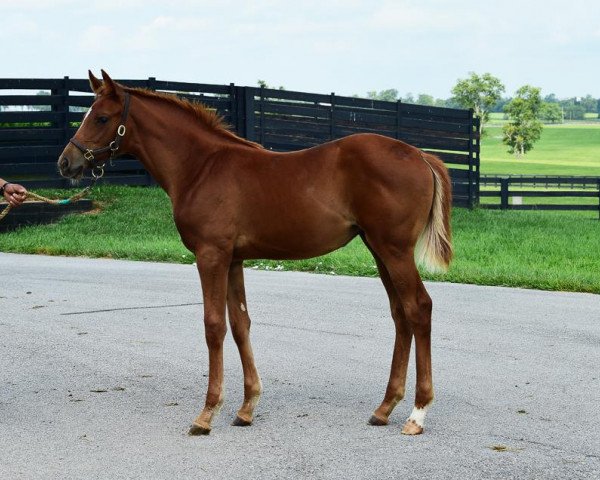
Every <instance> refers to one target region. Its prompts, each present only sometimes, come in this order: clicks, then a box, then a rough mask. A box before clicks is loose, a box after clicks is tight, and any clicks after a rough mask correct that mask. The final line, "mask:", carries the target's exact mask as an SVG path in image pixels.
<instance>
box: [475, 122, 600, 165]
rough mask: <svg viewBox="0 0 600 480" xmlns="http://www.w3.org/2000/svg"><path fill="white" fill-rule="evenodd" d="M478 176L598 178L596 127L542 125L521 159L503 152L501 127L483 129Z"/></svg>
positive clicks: (598, 134)
mask: <svg viewBox="0 0 600 480" xmlns="http://www.w3.org/2000/svg"><path fill="white" fill-rule="evenodd" d="M481 173H482V174H502V175H508V174H526V175H591V176H600V124H562V125H545V126H544V130H543V131H542V137H541V138H540V140H539V141H538V142H537V143H536V144H535V145H534V147H533V150H531V151H530V152H528V153H527V154H526V155H525V156H524V157H522V158H516V157H515V156H514V155H511V154H509V153H508V152H507V147H506V145H504V144H503V143H502V128H501V127H499V126H491V127H486V128H485V133H484V138H483V139H482V142H481Z"/></svg>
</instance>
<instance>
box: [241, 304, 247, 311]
mask: <svg viewBox="0 0 600 480" xmlns="http://www.w3.org/2000/svg"><path fill="white" fill-rule="evenodd" d="M240 310H241V311H242V312H245V311H246V307H245V306H244V304H243V303H240Z"/></svg>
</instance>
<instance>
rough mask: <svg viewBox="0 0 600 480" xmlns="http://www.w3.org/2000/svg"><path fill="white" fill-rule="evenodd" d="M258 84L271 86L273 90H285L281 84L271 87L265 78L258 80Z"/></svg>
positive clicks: (264, 86) (263, 86) (266, 86)
mask: <svg viewBox="0 0 600 480" xmlns="http://www.w3.org/2000/svg"><path fill="white" fill-rule="evenodd" d="M256 84H257V85H258V86H259V87H261V88H270V89H273V90H285V87H284V86H282V85H279V87H271V86H269V85H268V84H267V82H266V81H265V80H257V81H256Z"/></svg>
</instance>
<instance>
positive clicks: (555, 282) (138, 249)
mask: <svg viewBox="0 0 600 480" xmlns="http://www.w3.org/2000/svg"><path fill="white" fill-rule="evenodd" d="M42 193H45V194H48V195H52V194H53V193H54V196H60V197H63V198H64V197H65V196H67V193H66V192H65V191H59V192H48V191H45V192H42ZM93 198H94V200H95V201H96V202H97V203H98V204H99V206H100V207H101V213H96V214H87V215H73V216H69V217H67V218H65V219H63V220H62V221H61V222H59V223H57V224H53V225H43V226H34V227H27V228H23V229H20V230H18V231H14V232H9V233H3V234H0V251H4V252H21V253H43V254H50V255H69V256H78V255H81V256H89V257H108V258H121V259H132V260H150V261H164V262H179V263H192V262H193V261H194V258H193V256H192V255H191V254H190V252H188V251H187V250H186V249H185V248H184V247H183V245H182V244H181V243H180V240H179V235H178V234H177V231H176V229H175V226H174V224H173V220H172V217H171V206H170V202H169V200H168V198H167V196H166V194H165V193H164V192H163V191H162V190H160V189H158V188H140V187H101V188H97V189H95V190H94V194H93ZM453 229H454V246H455V261H454V262H453V264H452V267H451V269H450V271H449V272H448V273H447V274H445V275H437V276H431V275H426V278H428V279H433V280H444V281H451V282H463V283H476V284H483V285H506V286H513V287H526V288H540V289H548V290H568V291H583V292H594V293H600V275H598V272H600V255H598V252H600V221H598V220H597V213H593V212H590V213H587V212H583V213H574V212H568V213H559V212H539V211H538V212H516V211H510V212H504V211H490V210H473V211H469V210H465V209H454V214H453ZM247 266H250V267H255V268H264V269H274V270H276V269H279V270H282V269H285V270H303V271H309V272H320V273H329V274H336V275H363V276H375V275H376V274H377V270H376V268H375V263H374V261H373V259H372V258H371V256H370V254H369V253H368V251H367V250H366V248H365V247H364V246H363V245H362V242H360V240H355V241H353V242H351V243H350V244H349V245H348V246H346V247H345V248H343V249H341V250H338V251H336V252H334V253H332V254H329V255H326V256H324V257H319V258H316V259H311V260H304V261H295V262H267V261H255V262H248V263H247Z"/></svg>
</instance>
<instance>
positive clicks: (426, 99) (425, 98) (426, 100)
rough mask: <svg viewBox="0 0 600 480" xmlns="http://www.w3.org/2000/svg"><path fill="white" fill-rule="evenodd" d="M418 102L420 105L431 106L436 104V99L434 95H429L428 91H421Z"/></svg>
mask: <svg viewBox="0 0 600 480" xmlns="http://www.w3.org/2000/svg"><path fill="white" fill-rule="evenodd" d="M417 103H418V104H419V105H428V106H431V105H434V104H435V99H434V98H433V96H431V95H427V94H426V93H419V96H418V97H417Z"/></svg>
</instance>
